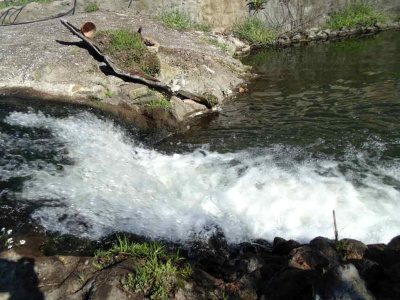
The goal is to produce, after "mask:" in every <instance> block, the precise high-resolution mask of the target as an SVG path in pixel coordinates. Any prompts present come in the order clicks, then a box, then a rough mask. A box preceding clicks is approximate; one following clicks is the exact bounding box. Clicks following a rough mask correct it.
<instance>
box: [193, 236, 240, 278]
mask: <svg viewBox="0 0 400 300" xmlns="http://www.w3.org/2000/svg"><path fill="white" fill-rule="evenodd" d="M188 257H189V258H190V259H193V260H194V261H195V262H196V264H197V265H198V266H199V267H201V268H202V269H204V270H205V271H206V272H208V273H210V274H211V275H213V276H217V277H219V278H222V277H224V278H226V279H229V277H231V276H230V275H231V274H232V273H234V272H235V271H234V267H233V263H232V262H231V260H230V253H229V247H228V243H227V242H226V239H225V236H224V234H223V233H222V232H220V231H218V232H217V233H215V234H214V235H213V236H211V237H210V238H209V239H208V240H207V241H198V242H194V243H193V246H192V247H191V249H190V250H189V252H188Z"/></svg>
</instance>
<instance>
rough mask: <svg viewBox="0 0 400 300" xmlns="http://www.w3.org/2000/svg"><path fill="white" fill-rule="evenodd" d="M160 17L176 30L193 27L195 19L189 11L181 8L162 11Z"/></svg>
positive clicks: (164, 22)
mask: <svg viewBox="0 0 400 300" xmlns="http://www.w3.org/2000/svg"><path fill="white" fill-rule="evenodd" d="M158 19H159V20H160V21H161V22H162V23H163V24H164V25H165V26H167V27H170V28H174V29H176V30H187V29H190V28H192V27H193V25H194V24H193V21H192V18H191V17H190V15H189V13H188V12H186V11H184V10H180V9H170V10H165V11H162V12H161V14H160V15H159V16H158Z"/></svg>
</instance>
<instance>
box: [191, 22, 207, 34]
mask: <svg viewBox="0 0 400 300" xmlns="http://www.w3.org/2000/svg"><path fill="white" fill-rule="evenodd" d="M193 29H194V30H198V31H204V32H208V31H210V30H211V26H210V24H208V23H206V22H201V23H197V24H195V25H194V26H193Z"/></svg>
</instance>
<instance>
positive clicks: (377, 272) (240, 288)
mask: <svg viewBox="0 0 400 300" xmlns="http://www.w3.org/2000/svg"><path fill="white" fill-rule="evenodd" d="M130 238H131V240H133V241H135V242H136V243H138V244H136V245H139V246H140V245H144V244H143V243H145V241H144V240H143V239H141V238H139V237H132V236H131V237H130ZM21 239H24V245H20V246H18V247H14V249H9V250H4V251H2V252H1V253H0V273H1V277H0V278H1V279H0V291H1V292H2V293H3V294H0V295H1V296H0V299H8V296H9V295H11V297H12V298H13V297H14V298H13V299H144V298H150V297H151V293H152V292H151V291H154V290H153V289H151V287H148V289H147V291H148V292H144V290H143V289H142V288H140V287H139V286H137V285H136V286H135V287H133V289H132V288H130V286H129V285H127V283H126V278H128V277H129V276H132V278H136V276H138V273H140V271H139V270H141V268H142V267H143V260H146V259H147V258H146V257H142V258H140V259H137V258H135V255H136V254H135V252H132V254H129V253H131V252H129V253H124V252H123V251H122V250H121V251H119V250H118V249H119V247H121V249H122V248H123V247H125V246H121V245H120V244H118V241H117V240H116V238H115V237H109V238H108V239H106V240H104V241H102V242H90V241H83V240H79V239H76V238H73V237H68V236H50V237H48V236H34V237H29V236H25V237H14V243H15V244H19V241H20V240H21ZM112 244H117V245H119V246H117V247H116V248H115V249H117V250H113V251H114V252H112V251H111V250H108V249H110V248H111V245H112ZM139 246H135V247H136V248H137V247H139ZM161 248H162V249H163V250H162V251H165V253H169V254H165V255H167V256H166V257H171V261H173V262H174V264H176V265H177V267H176V270H178V269H179V267H178V265H181V266H182V265H185V268H186V269H185V270H186V272H185V273H184V276H182V277H181V275H179V276H178V275H176V276H177V277H176V278H165V282H166V283H168V289H166V291H168V298H173V299H375V298H376V299H398V298H399V297H400V289H399V286H400V275H399V268H400V236H398V237H395V238H393V239H392V240H391V242H390V243H389V244H387V245H385V244H374V245H364V244H363V243H362V242H360V241H356V240H353V239H342V240H339V241H338V242H337V243H336V242H335V241H334V240H330V239H328V238H323V237H317V238H315V239H313V240H312V241H310V243H308V244H300V243H298V242H296V241H294V240H289V241H287V240H284V239H282V238H275V239H274V241H273V242H272V243H270V242H268V241H265V240H254V241H251V242H245V243H242V244H239V245H229V244H228V243H227V242H226V240H225V238H224V236H223V234H222V233H217V234H215V235H214V236H212V237H211V238H209V239H208V240H206V241H204V240H199V241H197V242H193V243H191V244H190V245H174V244H170V243H164V246H162V247H161ZM96 249H97V252H96ZM98 249H104V250H103V252H99V250H98ZM111 249H112V248H111ZM127 249H129V247H127V248H126V249H125V250H124V251H132V250H127ZM177 249H180V252H178V253H179V256H180V257H181V258H178V256H176V255H177V254H176V253H177ZM107 251H108V252H107ZM157 251H160V250H157ZM94 253H96V256H94ZM99 253H100V254H99ZM107 253H112V255H111V256H109V255H108V254H107ZM174 253H175V254H174ZM107 255H108V256H107ZM168 255H170V256H168ZM172 257H173V260H172ZM129 274H132V275H129ZM174 274H175V273H174ZM145 291H146V289H145ZM153 296H154V295H153ZM153 298H154V297H153ZM155 299H158V297H157V296H155Z"/></svg>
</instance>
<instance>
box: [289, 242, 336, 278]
mask: <svg viewBox="0 0 400 300" xmlns="http://www.w3.org/2000/svg"><path fill="white" fill-rule="evenodd" d="M289 256H290V257H291V258H290V260H289V266H290V267H294V268H298V269H303V270H317V271H319V272H321V273H322V272H323V270H325V269H327V268H328V266H329V263H330V262H329V259H328V258H327V257H326V256H325V255H324V254H322V252H320V251H318V250H317V249H315V248H313V247H311V246H303V247H299V248H296V249H293V250H292V252H290V254H289Z"/></svg>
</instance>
